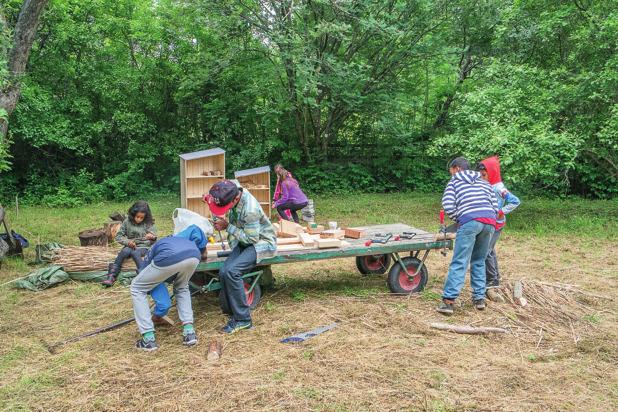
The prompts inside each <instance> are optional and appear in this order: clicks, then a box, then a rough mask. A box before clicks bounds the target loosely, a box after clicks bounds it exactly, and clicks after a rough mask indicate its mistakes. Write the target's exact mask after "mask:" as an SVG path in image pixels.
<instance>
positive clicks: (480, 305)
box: [473, 299, 485, 310]
mask: <svg viewBox="0 0 618 412" xmlns="http://www.w3.org/2000/svg"><path fill="white" fill-rule="evenodd" d="M473 303H474V307H475V308H476V309H477V310H485V299H475V300H474V302H473Z"/></svg>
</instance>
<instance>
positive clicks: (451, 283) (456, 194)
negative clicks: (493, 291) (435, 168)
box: [436, 157, 498, 315]
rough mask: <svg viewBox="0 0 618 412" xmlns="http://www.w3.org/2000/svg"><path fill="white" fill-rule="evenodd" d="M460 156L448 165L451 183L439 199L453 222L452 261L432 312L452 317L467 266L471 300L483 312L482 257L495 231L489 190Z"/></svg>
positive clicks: (493, 199) (493, 201)
mask: <svg viewBox="0 0 618 412" xmlns="http://www.w3.org/2000/svg"><path fill="white" fill-rule="evenodd" d="M469 168H470V165H469V163H468V161H467V160H466V159H465V158H463V157H458V158H456V159H454V160H453V161H452V162H451V163H450V165H449V172H450V173H451V180H450V181H449V182H448V185H447V186H446V189H445V190H444V194H443V196H442V207H443V208H444V212H446V214H447V215H448V216H449V217H450V218H451V219H453V220H454V221H456V222H457V237H456V238H455V249H454V250H453V259H452V261H451V264H450V266H449V270H448V275H447V277H446V281H445V282H444V291H443V293H442V302H441V303H440V305H439V306H438V307H437V308H436V310H437V311H438V312H440V313H442V314H445V315H451V314H453V304H454V303H455V299H457V298H458V297H459V293H460V292H461V289H462V288H463V285H464V281H465V276H466V271H467V269H468V263H469V264H470V285H471V286H472V300H473V302H474V306H475V307H476V308H477V309H478V310H483V309H485V258H486V257H487V250H488V248H489V241H490V239H491V236H492V235H493V233H494V231H495V225H496V214H497V212H498V203H497V200H496V196H495V194H494V191H493V189H492V187H491V186H490V185H489V183H487V182H486V181H485V180H483V179H481V174H480V173H479V172H475V171H472V170H468V169H469Z"/></svg>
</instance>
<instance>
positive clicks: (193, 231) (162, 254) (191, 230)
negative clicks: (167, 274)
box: [142, 225, 208, 267]
mask: <svg viewBox="0 0 618 412" xmlns="http://www.w3.org/2000/svg"><path fill="white" fill-rule="evenodd" d="M207 242H208V241H207V239H206V235H204V232H202V230H201V229H200V228H199V227H197V226H196V225H191V226H189V227H187V228H186V229H185V230H183V231H182V232H180V233H177V234H175V235H174V236H168V237H165V238H163V239H161V240H159V241H158V242H157V243H155V244H154V246H153V247H152V248H150V251H149V252H148V255H147V256H146V258H145V259H144V262H143V265H142V267H146V266H147V265H148V264H150V263H153V264H154V265H155V266H158V267H167V266H172V265H175V264H176V263H178V262H182V261H183V260H185V259H189V258H196V259H198V260H201V258H202V252H203V251H204V249H205V248H206V244H207Z"/></svg>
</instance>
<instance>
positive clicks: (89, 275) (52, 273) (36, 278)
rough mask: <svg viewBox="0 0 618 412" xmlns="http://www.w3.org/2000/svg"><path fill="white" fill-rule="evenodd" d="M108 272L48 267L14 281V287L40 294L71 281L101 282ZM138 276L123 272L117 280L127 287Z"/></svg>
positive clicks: (133, 273)
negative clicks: (76, 270) (44, 290)
mask: <svg viewBox="0 0 618 412" xmlns="http://www.w3.org/2000/svg"><path fill="white" fill-rule="evenodd" d="M105 275H107V272H105V271H99V272H68V273H67V272H65V271H64V269H63V268H62V266H47V267H44V268H40V269H37V270H35V271H34V272H30V273H29V274H28V275H27V276H26V277H24V278H22V279H17V280H15V281H13V282H12V283H13V287H14V288H17V289H28V290H31V291H33V292H38V291H40V290H43V289H47V288H49V287H52V286H55V285H58V284H60V283H63V282H66V281H67V280H69V279H72V280H77V281H80V282H101V281H103V279H105ZM135 276H136V274H135V272H121V273H119V274H118V277H117V278H116V279H117V280H118V281H119V282H120V283H121V284H122V285H124V286H127V285H130V284H131V281H132V280H133V278H134V277H135Z"/></svg>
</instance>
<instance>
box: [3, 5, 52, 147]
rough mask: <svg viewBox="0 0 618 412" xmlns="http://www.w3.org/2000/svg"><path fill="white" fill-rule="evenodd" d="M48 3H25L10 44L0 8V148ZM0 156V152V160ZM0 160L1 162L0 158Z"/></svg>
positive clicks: (4, 17)
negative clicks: (0, 73)
mask: <svg viewBox="0 0 618 412" xmlns="http://www.w3.org/2000/svg"><path fill="white" fill-rule="evenodd" d="M48 1H49V0H25V1H24V3H23V4H22V6H21V10H20V12H19V17H18V18H17V22H16V23H15V27H14V29H13V35H12V41H7V40H8V38H9V37H10V34H9V26H8V22H7V19H6V16H5V13H4V10H3V8H0V31H1V33H2V37H3V39H2V40H3V41H2V49H1V50H0V53H1V54H2V57H1V59H2V63H4V64H6V66H5V67H3V68H2V69H3V70H2V74H3V75H4V76H3V77H5V78H3V79H2V83H1V86H2V88H1V90H0V145H2V146H4V145H5V144H6V138H7V132H8V127H9V124H8V116H9V115H11V113H13V111H14V110H15V106H16V105H17V101H18V100H19V96H20V93H21V78H22V76H23V75H24V73H25V72H26V65H27V63H28V57H29V56H30V50H31V49H32V43H33V42H34V38H35V35H36V31H37V28H38V25H39V20H40V18H41V14H42V13H43V9H44V8H45V6H46V5H47V3H48ZM1 155H2V153H1V152H0V156H1ZM0 159H1V158H0Z"/></svg>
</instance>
